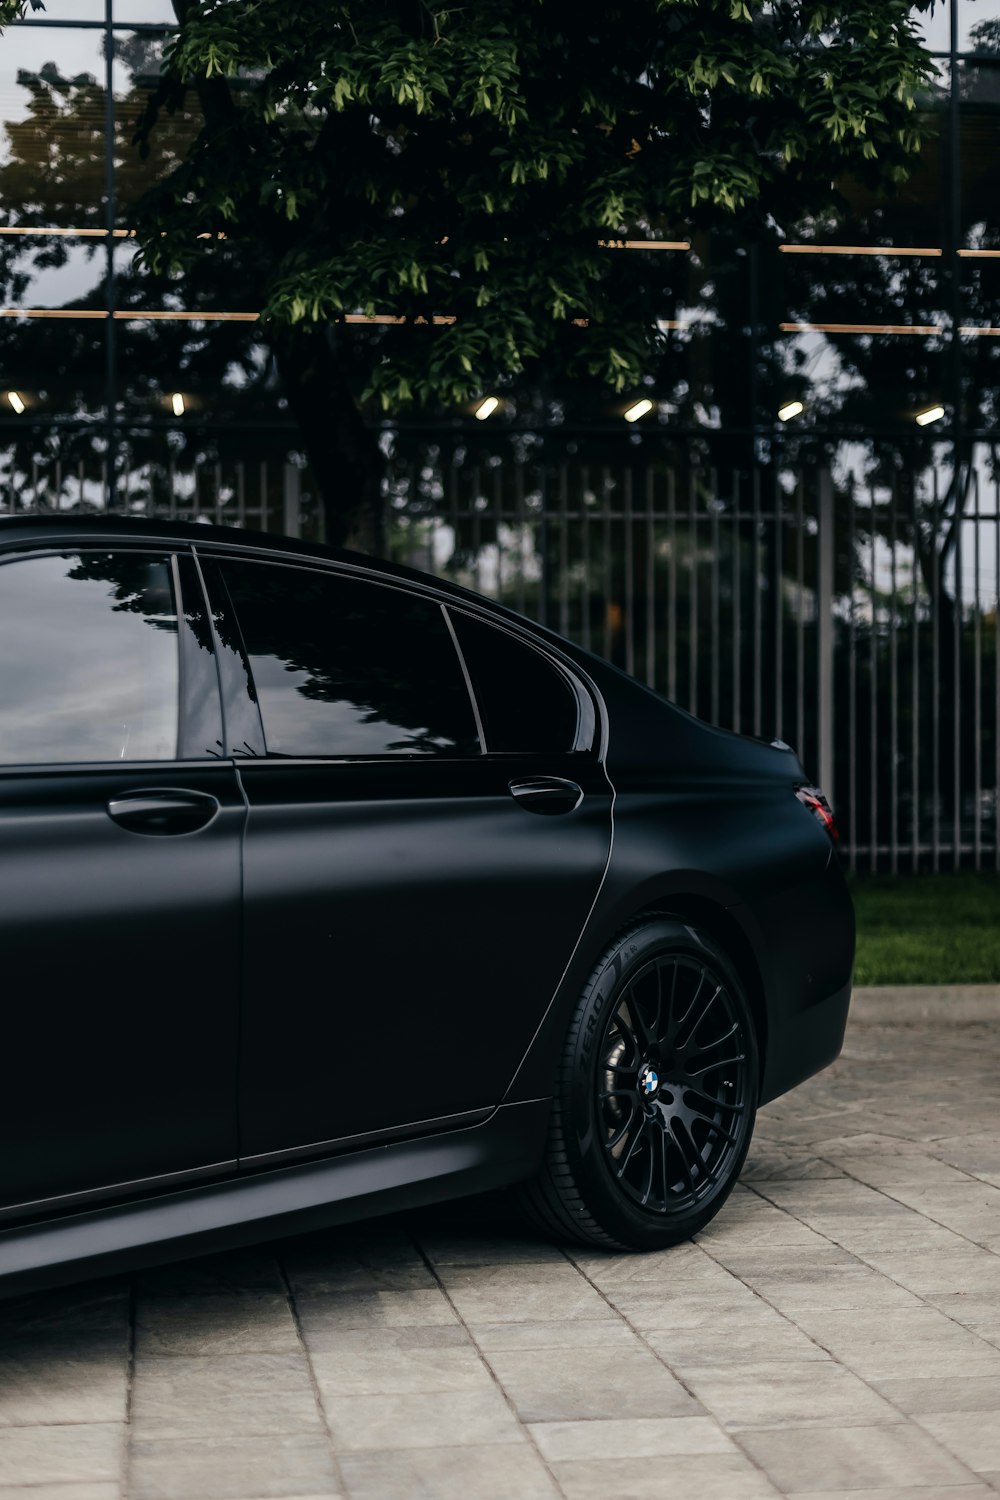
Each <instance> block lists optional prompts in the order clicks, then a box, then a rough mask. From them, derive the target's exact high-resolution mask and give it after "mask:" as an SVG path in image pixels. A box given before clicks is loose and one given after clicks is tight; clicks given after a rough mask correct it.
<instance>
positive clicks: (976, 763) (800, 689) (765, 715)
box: [0, 441, 1000, 871]
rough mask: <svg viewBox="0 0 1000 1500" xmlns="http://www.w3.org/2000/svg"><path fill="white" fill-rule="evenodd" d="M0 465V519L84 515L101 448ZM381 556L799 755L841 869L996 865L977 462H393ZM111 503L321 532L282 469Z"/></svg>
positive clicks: (987, 500) (999, 693)
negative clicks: (857, 470)
mask: <svg viewBox="0 0 1000 1500" xmlns="http://www.w3.org/2000/svg"><path fill="white" fill-rule="evenodd" d="M16 467H17V474H16V475H15V473H14V468H15V466H14V465H12V464H10V463H8V462H5V460H4V459H3V457H2V456H0V511H3V510H6V511H8V512H9V511H22V512H23V511H30V510H35V509H56V508H58V509H63V510H69V509H75V508H85V509H101V508H105V507H106V506H107V475H106V474H105V473H104V472H103V469H102V462H101V460H100V459H99V457H98V458H94V459H91V460H90V461H89V462H88V461H85V460H84V459H80V460H78V461H76V462H75V464H67V463H65V462H63V463H62V464H61V465H60V464H59V463H58V462H57V461H56V460H55V459H51V458H50V459H49V460H48V461H42V462H36V464H35V467H34V470H33V471H32V470H31V469H30V468H28V467H27V466H25V465H24V464H23V463H22V464H21V465H19V466H16ZM385 495H386V513H387V528H386V536H387V550H388V552H389V555H390V556H391V557H393V558H394V559H395V560H397V561H400V562H406V563H409V564H411V565H414V566H417V567H420V568H424V569H426V570H428V571H429V572H432V573H436V574H438V575H441V576H443V577H448V578H451V579H454V580H455V581H457V582H460V583H463V584H465V585H467V586H469V587H471V588H473V589H476V590H478V591H479V592H481V593H483V594H486V595H488V596H491V597H493V598H497V599H500V600H502V601H503V602H504V603H506V604H508V605H510V606H511V607H513V608H514V609H517V610H520V611H521V612H523V613H525V614H527V615H529V616H531V617H532V618H534V619H537V620H539V621H541V622H543V623H545V624H547V625H550V626H552V627H553V628H554V629H556V630H558V631H560V632H561V633H563V634H564V635H567V636H569V637H570V638H572V639H574V640H576V641H578V642H579V643H580V644H582V645H583V646H586V647H588V648H589V649H591V650H593V651H596V652H598V653H599V654H601V655H603V656H605V657H607V658H608V659H609V660H611V661H613V662H615V663H616V664H617V665H619V666H621V667H623V668H624V669H625V670H626V671H628V672H631V673H633V674H634V675H635V676H637V677H639V678H640V679H641V680H642V681H644V682H646V683H648V684H649V686H651V687H653V688H655V689H657V690H658V691H660V692H663V693H664V694H666V696H667V697H669V698H671V699H672V700H673V701H675V702H677V703H679V704H680V705H681V706H682V707H684V708H686V709H688V710H690V711H691V712H692V713H695V714H697V715H698V716H699V717H702V718H704V719H707V720H709V721H710V722H712V723H715V724H719V725H721V726H723V727H725V728H730V729H735V730H737V731H739V732H742V733H748V734H754V735H758V736H762V737H764V738H766V739H771V738H781V739H784V740H786V741H787V742H788V743H790V744H792V745H793V746H794V747H795V748H796V749H797V750H798V752H799V754H800V756H801V758H802V761H803V764H804V765H805V766H806V769H807V771H808V773H809V774H810V775H811V776H814V777H815V778H816V779H817V780H818V781H819V782H820V784H821V785H823V787H824V788H825V789H826V790H827V792H828V794H829V795H830V796H831V800H832V801H833V803H834V806H835V808H836V811H837V815H838V821H839V823H840V826H841V829H842V834H843V842H844V848H845V852H846V855H847V858H848V860H849V862H850V864H851V866H852V867H853V868H855V869H862V870H868V869H883V870H891V871H898V870H906V869H917V868H928V869H935V870H937V869H945V868H959V867H974V868H977V869H983V868H990V869H1000V805H998V796H997V788H998V786H1000V675H998V668H1000V609H998V593H997V589H998V577H1000V506H998V486H997V482H996V478H995V475H994V474H993V473H992V471H991V470H990V468H989V467H988V465H987V464H985V463H983V464H980V465H972V466H969V467H968V468H966V469H965V470H963V471H961V472H960V473H959V474H958V475H957V476H956V475H954V474H950V473H946V472H944V471H933V470H932V471H925V472H924V473H923V474H922V475H920V476H919V477H917V478H913V477H911V476H910V475H908V474H907V473H906V471H905V470H904V469H901V470H898V471H897V472H895V473H894V474H893V475H892V476H891V482H890V483H888V484H886V485H876V484H866V483H861V482H860V481H858V480H857V479H852V478H851V477H850V476H849V475H847V474H844V473H838V474H837V475H836V476H832V475H831V473H830V472H829V471H828V470H826V469H823V468H800V469H799V470H798V471H794V472H793V471H789V470H786V469H782V468H776V467H769V468H758V469H756V470H754V471H751V472H749V473H743V472H737V471H729V472H725V473H724V472H720V471H717V470H714V469H708V468H703V467H699V466H698V465H697V464H693V463H692V464H685V462H684V461H683V459H682V458H679V457H678V456H677V455H676V454H674V455H672V456H671V457H670V459H669V460H664V461H656V460H653V461H650V460H649V458H648V457H645V456H643V457H642V459H641V461H640V458H639V455H632V454H630V455H628V456H627V457H626V459H625V460H624V461H615V462H608V463H599V464H589V463H586V462H582V461H580V460H579V459H578V458H577V457H575V456H572V455H570V454H567V453H566V452H565V451H563V452H562V453H561V455H560V456H558V457H557V458H555V459H553V460H547V459H545V458H544V457H543V456H541V455H540V454H539V452H537V451H534V450H533V449H532V446H531V444H530V443H528V444H520V445H518V446H517V447H515V446H514V445H510V446H508V447H507V448H506V449H505V450H504V451H500V452H489V451H487V450H485V449H481V450H480V452H479V456H478V461H476V459H475V454H474V451H473V450H472V449H471V448H470V447H467V446H465V445H463V443H462V442H461V441H456V442H454V443H450V444H449V445H447V446H443V445H433V444H430V443H428V444H427V445H425V446H423V447H422V448H420V450H419V451H417V452H415V453H414V455H413V456H411V457H409V458H408V459H406V460H405V461H404V460H402V459H399V458H396V459H390V460H389V462H388V467H387V475H386V481H385ZM115 501H116V505H115V508H121V509H127V510H132V511H140V512H143V513H152V514H163V515H168V516H176V517H180V518H185V519H199V518H200V519H204V520H212V521H218V522H222V523H229V524H236V525H243V526H252V527H261V528H263V529H265V530H274V531H280V532H285V533H288V534H291V535H307V536H313V537H319V536H321V533H322V523H321V513H320V507H319V504H318V499H317V496H316V495H315V493H314V492H313V489H312V486H311V484H310V479H309V474H308V471H307V470H305V469H304V468H303V467H302V465H301V463H299V462H294V461H286V460H285V459H284V458H283V457H279V458H278V459H277V460H261V461H260V462H254V463H246V462H243V461H239V460H236V461H229V462H225V463H223V462H212V463H206V462H202V463H200V464H197V465H194V466H188V467H185V466H184V465H183V464H181V463H180V462H179V461H172V460H170V459H169V458H168V459H167V460H166V461H162V460H158V459H155V458H154V457H150V456H149V455H148V454H147V455H146V456H145V457H144V458H143V459H142V460H141V461H136V462H134V463H125V464H124V465H123V466H122V467H121V468H120V470H119V474H118V478H117V485H116V491H115Z"/></svg>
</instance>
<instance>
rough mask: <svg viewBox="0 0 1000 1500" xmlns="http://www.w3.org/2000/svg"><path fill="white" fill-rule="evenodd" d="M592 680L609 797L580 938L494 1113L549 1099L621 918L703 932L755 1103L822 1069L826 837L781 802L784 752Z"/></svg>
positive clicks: (837, 1041)
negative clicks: (742, 1001)
mask: <svg viewBox="0 0 1000 1500" xmlns="http://www.w3.org/2000/svg"><path fill="white" fill-rule="evenodd" d="M591 671H592V675H593V676H594V678H595V679H596V680H597V682H598V686H599V688H600V690H601V692H602V695H603V696H604V699H605V704H606V707H607V710H608V719H609V740H608V751H607V769H608V774H609V777H610V779H611V782H612V784H613V786H614V787H615V792H616V798H615V806H614V835H613V843H612V853H611V859H610V863H609V868H608V872H607V876H606V878H605V881H604V884H603V886H602V889H601V892H600V895H599V897H598V900H597V903H596V904H595V907H594V910H593V912H592V914H591V919H590V922H589V924H588V928H587V932H586V934H585V938H584V940H583V941H582V942H581V944H580V946H579V948H578V949H577V952H576V954H575V955H574V958H573V961H572V962H571V963H570V966H569V968H568V970H567V973H566V975H565V976H564V979H563V982H562V984H561V986H560V989H559V992H558V994H557V996H556V999H555V1001H554V1003H553V1005H552V1007H551V1008H550V1010H549V1012H548V1014H547V1016H546V1018H545V1021H544V1022H543V1024H542V1026H541V1027H540V1028H539V1031H538V1033H537V1035H536V1038H535V1042H534V1044H533V1046H532V1048H531V1049H530V1050H529V1053H528V1055H527V1057H526V1058H525V1060H524V1062H523V1064H522V1068H521V1070H520V1072H519V1074H518V1077H517V1079H516V1080H515V1084H514V1087H513V1089H512V1091H511V1092H510V1093H509V1094H508V1098H528V1097H533V1096H535V1095H537V1093H538V1092H541V1091H542V1090H547V1089H548V1088H550V1087H551V1078H552V1076H553V1071H554V1069H555V1066H556V1062H557V1059H558V1053H559V1048H560V1046H561V1038H562V1036H563V1034H564V1032H565V1028H566V1024H567V1022H568V1018H569V1016H570V1014H571V1013H572V1009H573V1006H574V1005H575V1003H576V998H577V996H578V995H579V993H580V991H581V989H582V988H583V985H584V984H585V983H586V980H587V978H588V976H589V973H590V971H591V969H592V968H593V965H594V963H595V962H596V960H597V959H598V957H599V955H600V954H601V952H602V951H603V950H604V948H606V947H607V945H608V944H609V943H610V942H611V941H612V939H613V938H614V936H615V935H616V933H618V932H620V931H621V930H622V929H623V928H624V927H625V926H627V925H628V924H629V923H630V922H631V921H634V920H635V919H636V917H637V916H640V915H641V914H642V913H644V912H647V911H671V912H673V913H675V914H676V915H678V916H680V917H682V918H683V919H684V920H687V921H690V922H692V924H694V925H700V926H702V927H708V928H710V929H711V930H712V931H713V934H714V936H715V937H716V938H717V939H718V940H719V941H720V942H721V943H722V944H723V946H724V947H725V948H726V949H727V951H728V952H729V953H730V956H731V958H732V960H733V962H734V964H735V965H736V967H737V969H738V970H739V971H740V973H741V976H742V977H743V978H744V981H745V983H746V987H747V990H748V992H749V997H750V1001H751V1005H752V1006H753V1008H754V1011H755V1016H756V1020H757V1027H758V1033H759V1040H760V1044H761V1046H760V1050H761V1058H762V1077H761V1101H762V1102H764V1101H766V1100H767V1099H771V1098H774V1097H775V1096H776V1095H778V1094H780V1093H783V1092H784V1091H785V1090H787V1089H789V1088H791V1087H793V1086H794V1085H795V1084H796V1083H798V1082H800V1081H801V1080H802V1079H803V1078H806V1077H808V1076H810V1075H811V1074H812V1073H814V1072H817V1071H818V1070H819V1069H820V1068H822V1067H824V1066H825V1065H826V1064H827V1063H829V1062H830V1061H832V1060H833V1058H834V1057H836V1055H837V1053H838V1052H839V1050H840V1046H841V1044H842V1041H843V1033H844V1026H845V1024H846V1019H847V1005H848V1001H849V996H850V982H851V970H852V966H853V960H854V916H853V909H852V906H851V901H850V896H849V894H848V892H847V888H846V884H845V882H844V878H843V875H842V873H841V870H840V867H839V862H838V861H837V859H836V856H835V855H834V852H833V849H832V846H831V844H830V841H829V839H828V837H827V836H826V834H825V833H824V832H823V830H822V829H821V828H820V827H819V825H818V824H817V822H816V820H815V819H814V818H813V817H812V816H811V815H810V814H809V813H808V812H807V811H806V810H805V809H804V808H803V807H802V806H801V804H800V803H799V802H798V801H797V799H796V798H795V796H794V789H795V786H796V785H797V784H799V783H801V782H802V781H803V780H805V779H807V778H806V777H805V774H804V772H803V771H802V768H801V766H800V764H799V762H798V760H797V758H796V757H795V756H794V755H793V754H791V753H790V752H788V751H782V750H777V749H774V748H772V747H771V746H768V745H765V744H762V743H759V742H756V741H752V740H747V739H744V738H741V737H739V736H736V735H731V734H727V733H726V732H724V731H720V730H715V729H712V728H711V727H710V726H708V725H703V724H701V723H699V721H697V720H694V719H692V718H691V717H690V716H689V715H687V714H683V713H681V712H680V711H677V710H675V709H673V708H672V706H671V705H669V704H667V703H665V702H664V701H663V700H662V699H658V698H656V697H655V696H654V695H653V694H650V693H647V692H646V691H645V690H644V689H642V688H641V687H639V685H638V684H635V683H632V682H631V681H630V680H629V679H627V678H624V677H621V676H620V675H619V674H611V673H610V672H609V673H607V674H604V675H602V674H601V671H600V668H599V667H596V668H595V667H593V666H591Z"/></svg>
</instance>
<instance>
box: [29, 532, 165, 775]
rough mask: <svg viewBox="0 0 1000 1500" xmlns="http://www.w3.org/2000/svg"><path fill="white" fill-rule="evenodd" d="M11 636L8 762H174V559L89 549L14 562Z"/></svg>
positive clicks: (31, 763)
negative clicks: (77, 552)
mask: <svg viewBox="0 0 1000 1500" xmlns="http://www.w3.org/2000/svg"><path fill="white" fill-rule="evenodd" d="M0 637H2V639H3V641H4V643H5V644H4V650H3V652H2V654H0V763H2V764H4V765H45V764H51V763H57V762H70V761H105V760H114V761H123V760H124V761H130V760H171V759H173V758H174V756H175V755H176V753H177V728H178V679H179V671H178V654H177V613H176V604H175V602H174V593H173V585H172V581H171V568H170V562H169V559H167V558H150V557H149V556H148V555H143V554H130V553H108V552H84V553H79V554H72V555H64V556H52V555H48V556H43V557H30V558H22V559H20V560H18V561H16V562H9V563H6V564H4V565H3V566H2V567H0Z"/></svg>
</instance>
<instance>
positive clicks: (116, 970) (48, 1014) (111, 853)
mask: <svg viewBox="0 0 1000 1500" xmlns="http://www.w3.org/2000/svg"><path fill="white" fill-rule="evenodd" d="M0 635H2V638H3V640H4V642H5V646H4V651H3V654H2V657H0V829H2V836H0V952H2V954H3V989H2V996H0V1018H2V1026H0V1045H2V1050H3V1059H4V1068H3V1087H2V1089H0V1206H2V1208H3V1209H5V1210H6V1211H7V1213H8V1214H10V1213H15V1212H16V1211H17V1210H18V1209H19V1208H21V1207H23V1206H24V1205H29V1204H32V1205H36V1206H37V1205H39V1204H45V1203H46V1202H49V1201H55V1200H61V1201H62V1202H65V1201H66V1200H67V1197H68V1198H69V1200H70V1201H74V1199H73V1195H81V1199H82V1201H86V1200H87V1199H88V1198H89V1197H90V1196H91V1195H93V1194H94V1193H97V1194H99V1195H100V1194H103V1193H105V1192H107V1191H115V1190H120V1191H129V1190H134V1188H135V1187H136V1186H139V1187H141V1188H146V1187H150V1186H153V1187H155V1186H156V1185H158V1184H162V1183H164V1182H168V1183H169V1182H173V1181H176V1180H183V1179H184V1178H186V1177H188V1176H194V1177H197V1176H199V1175H202V1174H204V1173H206V1172H217V1171H224V1170H226V1167H227V1164H228V1166H229V1167H230V1168H231V1167H232V1165H233V1164H234V1159H235V1157H236V1154H237V1151H236V1107H235V1087H236V1036H237V1006H238V999H239V981H238V961H239V920H240V867H239V855H240V836H241V831H242V827H243V821H244V810H245V809H244V803H243V799H242V794H241V793H240V790H239V785H238V782H237V779H236V774H235V772H234V770H233V767H232V764H231V763H229V764H226V763H225V762H224V760H223V759H222V758H221V751H222V744H221V742H222V728H221V717H220V709H219V694H218V685H217V674H216V669H215V661H214V654H213V648H212V639H211V630H210V627H209V625H208V621H207V615H206V610H205V605H204V599H203V595H202V593H201V589H200V583H199V580H198V577H197V573H196V570H195V565H194V562H193V559H192V558H191V557H190V556H185V555H183V554H174V553H172V552H170V551H169V550H167V549H155V548H148V547H146V548H139V547H132V548H129V547H128V546H127V545H122V546H121V547H115V546H107V545H105V546H101V547H92V546H90V547H87V548H82V547H79V546H75V547H70V548H68V549H67V550H66V551H56V550H53V549H51V548H49V549H47V550H45V551H44V552H39V553H37V554H33V555H25V554H24V552H23V551H22V552H21V554H20V555H19V556H11V555H8V556H7V557H0Z"/></svg>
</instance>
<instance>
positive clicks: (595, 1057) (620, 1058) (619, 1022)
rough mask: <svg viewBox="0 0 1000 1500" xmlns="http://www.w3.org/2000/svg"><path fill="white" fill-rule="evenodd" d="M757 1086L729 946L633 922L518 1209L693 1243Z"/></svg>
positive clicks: (584, 1016) (668, 925)
mask: <svg viewBox="0 0 1000 1500" xmlns="http://www.w3.org/2000/svg"><path fill="white" fill-rule="evenodd" d="M695 1080H697V1082H695ZM758 1084H759V1071H758V1052H757V1041H756V1036H755V1028H754V1024H753V1016H752V1014H751V1011H750V1006H749V1004H748V1002H747V998H746V994H745V991H744V989H743V986H742V984H741V983H740V979H739V975H738V974H737V972H736V970H735V969H734V967H733V965H732V963H731V962H730V960H729V959H728V957H727V956H726V954H725V952H724V951H723V950H722V948H721V947H720V945H719V944H718V943H717V942H716V941H715V939H714V938H713V937H711V936H710V935H709V934H708V933H705V932H701V931H699V930H698V929H697V928H695V927H692V926H689V925H688V924H687V923H684V922H681V921H679V920H677V919H676V918H673V917H668V916H662V917H659V916H656V917H650V918H647V919H645V920H643V921H641V922H638V923H636V924H635V925H634V926H632V927H630V928H628V929H627V930H626V931H625V932H623V933H621V934H620V935H619V936H618V937H617V938H616V939H615V941H614V942H613V943H612V944H611V945H610V947H609V948H608V949H607V950H606V952H605V953H604V954H603V955H602V957H601V958H600V960H599V961H598V963H597V965H596V967H595V968H594V970H593V973H592V974H591V976H590V978H589V980H588V981H587V984H586V985H585V986H584V990H583V994H582V995H581V996H580V1000H579V1003H578V1005H577V1007H576V1010H575V1012H574V1014H573V1017H572V1019H571V1021H570V1024H569V1030H568V1032H567V1036H566V1043H565V1046H564V1048H563V1052H562V1057H561V1059H560V1063H559V1068H558V1075H557V1079H556V1087H555V1098H554V1103H553V1108H552V1121H551V1125H550V1129H549V1139H548V1145H547V1148H546V1155H545V1160H544V1163H543V1166H542V1169H541V1171H540V1172H539V1174H538V1175H537V1177H536V1178H534V1179H533V1180H532V1181H531V1182H529V1183H527V1184H525V1185H524V1187H523V1188H522V1189H521V1192H520V1198H521V1204H522V1207H523V1208H524V1210H525V1211H526V1212H527V1214H528V1216H529V1218H530V1219H531V1220H532V1221H533V1222H534V1224H535V1225H536V1226H537V1227H538V1228H540V1229H543V1230H544V1231H546V1232H547V1233H549V1234H552V1235H555V1236H556V1237H559V1238H563V1239H565V1238H567V1237H569V1238H571V1239H574V1240H577V1241H580V1242H583V1243H584V1244H589V1245H601V1246H605V1247H607V1248H609V1249H634V1250H656V1249H660V1248H663V1247H665V1246H668V1245H674V1244H677V1243H678V1241H680V1240H685V1239H689V1238H690V1237H691V1235H693V1234H696V1233H697V1232H698V1230H700V1229H703V1228H704V1227H705V1225H706V1224H707V1223H708V1222H709V1220H710V1219H712V1218H714V1216H715V1215H716V1214H717V1213H718V1211H719V1209H720V1208H721V1207H722V1205H723V1203H724V1202H725V1201H726V1198H727V1197H728V1196H729V1194H730V1192H731V1191H732V1189H733V1186H734V1184H735V1183H736V1180H737V1178H738V1177H739V1174H740V1171H741V1169H742V1167H743V1163H744V1160H745V1159H746V1154H747V1150H748V1149H749V1146H750V1137H751V1135H752V1134H753V1126H754V1119H755V1117H756V1112H757V1095H758Z"/></svg>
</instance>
